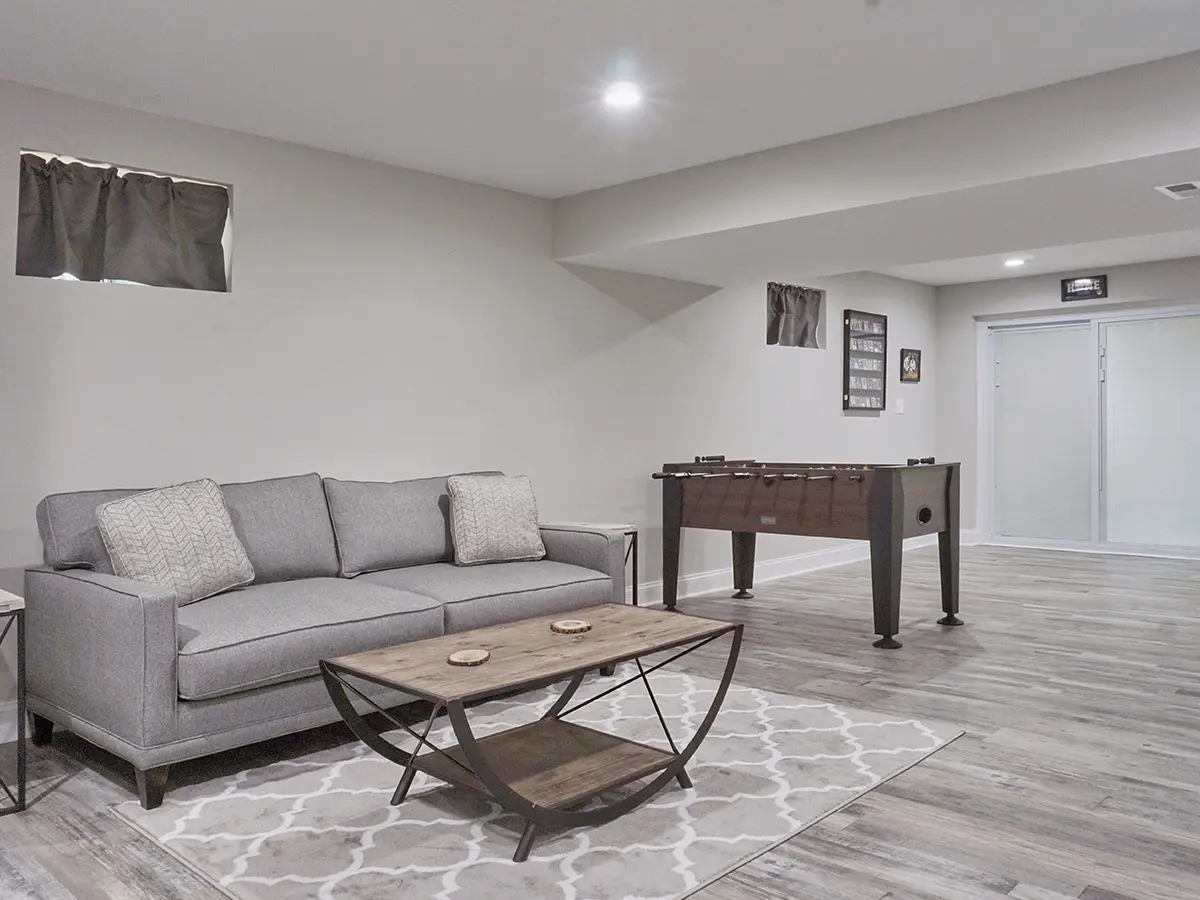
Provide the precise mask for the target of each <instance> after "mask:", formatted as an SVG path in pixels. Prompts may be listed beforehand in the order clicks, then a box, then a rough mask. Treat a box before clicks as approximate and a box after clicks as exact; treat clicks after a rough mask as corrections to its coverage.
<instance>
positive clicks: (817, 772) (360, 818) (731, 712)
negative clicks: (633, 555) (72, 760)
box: [116, 671, 962, 900]
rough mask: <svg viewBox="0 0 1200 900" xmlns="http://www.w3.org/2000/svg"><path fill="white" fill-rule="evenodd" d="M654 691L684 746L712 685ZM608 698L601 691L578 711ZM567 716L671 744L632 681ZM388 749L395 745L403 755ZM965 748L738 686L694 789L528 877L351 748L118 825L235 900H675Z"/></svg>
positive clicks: (200, 792)
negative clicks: (398, 795)
mask: <svg viewBox="0 0 1200 900" xmlns="http://www.w3.org/2000/svg"><path fill="white" fill-rule="evenodd" d="M619 674H622V673H619ZM624 674H629V672H628V671H625V672H624ZM653 683H654V689H655V695H656V696H657V697H658V700H659V704H660V706H661V708H662V712H663V715H664V717H665V720H666V723H667V725H668V726H669V727H670V729H671V732H672V734H673V736H674V737H675V739H676V741H677V742H679V741H680V738H682V739H683V741H686V740H687V739H688V738H689V737H690V736H691V734H692V733H693V729H694V727H695V726H696V725H698V724H699V722H700V721H701V720H702V719H703V717H704V714H705V712H706V711H707V710H708V707H709V701H710V700H711V698H712V697H713V694H714V691H715V690H716V688H717V683H716V682H715V681H712V680H710V679H707V678H701V677H696V676H689V675H686V674H680V673H673V672H666V671H660V672H658V673H656V674H655V675H654V676H653ZM613 684H614V682H613V681H612V680H610V679H607V678H605V679H601V678H599V677H596V678H595V679H594V680H589V681H588V682H587V683H585V685H584V687H583V688H581V690H580V693H579V694H577V695H576V698H577V699H580V698H584V697H587V696H590V694H588V693H587V692H588V690H589V689H592V693H593V694H594V693H598V692H599V690H601V689H604V688H607V687H611V686H612V685H613ZM556 696H557V694H556V692H554V691H545V692H540V693H538V694H533V695H525V696H523V697H519V698H515V699H506V700H501V701H494V702H491V703H487V704H485V705H482V706H479V707H476V708H475V709H473V710H472V711H471V720H472V724H473V726H474V728H475V733H476V735H482V734H487V733H489V732H492V731H496V730H500V729H503V728H508V727H511V726H513V725H516V724H520V723H523V722H528V721H531V720H532V719H535V718H538V717H539V716H540V715H541V714H542V713H544V712H545V711H546V710H547V709H549V707H550V706H551V704H552V703H553V701H554V699H555V697H556ZM569 719H570V721H575V722H580V723H582V724H587V725H591V726H592V727H595V728H600V729H606V730H611V731H612V732H613V733H617V734H621V735H623V736H625V737H630V738H633V739H636V740H640V741H643V742H645V743H648V744H652V745H655V746H660V747H664V748H665V747H666V739H665V738H664V736H663V733H662V726H661V724H660V723H659V721H658V718H657V716H656V715H655V712H654V708H653V706H652V705H651V703H650V702H649V699H648V697H647V694H646V691H645V687H644V686H642V685H641V684H640V682H635V683H633V684H630V685H628V686H627V687H624V688H622V689H621V690H619V691H616V692H614V693H612V694H610V695H609V696H607V697H605V698H603V699H602V700H599V701H597V702H596V703H594V704H593V705H591V706H588V707H586V708H585V709H582V710H580V711H579V712H577V713H575V714H573V715H571V716H570V717H569ZM440 723H445V725H444V727H442V728H438V727H436V724H435V728H434V731H433V733H432V734H433V740H434V741H435V742H436V743H438V744H439V745H441V746H445V745H449V744H453V743H454V740H453V737H452V736H451V731H450V727H449V723H448V722H446V721H445V719H444V718H443V719H439V723H437V724H440ZM397 734H398V735H399V736H400V737H399V738H397V736H396V734H393V735H390V737H391V738H393V739H395V742H396V743H398V744H400V745H402V746H405V747H410V746H411V745H412V743H411V739H410V738H408V737H407V736H405V735H404V734H403V732H397ZM960 734H962V732H961V731H960V730H958V729H956V728H953V727H950V726H948V725H945V724H943V723H937V722H930V721H918V720H916V719H910V718H905V717H904V716H892V715H881V714H878V713H871V712H865V711H862V710H858V709H852V708H849V707H846V706H842V705H841V704H836V705H835V704H832V703H825V702H821V701H817V700H805V699H802V698H799V697H790V696H786V695H783V694H776V693H772V692H770V691H763V690H757V689H755V688H751V687H744V686H740V685H736V684H735V685H733V686H731V688H730V690H729V693H728V696H727V697H726V699H725V703H724V705H723V707H722V711H721V713H720V715H719V716H718V717H717V720H716V724H715V725H714V726H713V729H712V731H711V732H709V735H708V737H707V739H706V740H705V741H704V743H703V744H702V745H701V748H700V750H699V751H698V752H697V754H696V756H695V757H693V758H692V761H691V763H690V764H689V766H688V773H689V775H690V776H691V779H692V781H693V783H694V787H693V788H691V789H688V790H683V789H681V788H679V787H678V786H677V785H676V784H675V783H674V782H670V784H669V786H668V787H666V788H664V789H663V791H662V792H661V793H660V794H658V795H657V796H656V797H655V798H654V799H653V800H651V801H650V802H649V803H647V804H646V805H644V806H642V807H640V808H638V809H636V810H634V811H633V812H631V813H629V814H627V815H625V816H623V817H621V818H619V819H616V820H615V821H613V822H610V823H608V824H606V825H602V826H599V827H595V828H583V829H576V830H572V831H564V832H547V833H542V834H539V836H538V840H537V842H536V843H535V844H534V846H533V852H532V853H531V855H530V857H529V859H528V860H527V861H526V862H523V863H514V862H513V861H512V854H513V850H514V849H515V847H516V842H517V839H518V838H519V836H520V833H521V828H522V824H523V823H522V822H521V821H519V820H518V819H516V817H514V816H512V815H511V814H507V813H504V812H503V811H502V810H501V809H500V808H499V807H498V806H497V805H496V804H494V803H492V802H490V801H487V800H484V799H482V798H480V797H477V796H474V795H472V794H471V793H470V792H468V791H466V790H463V789H459V788H454V787H450V786H448V785H445V784H444V783H441V782H436V781H433V780H432V779H429V778H427V777H426V776H424V775H418V776H417V780H416V781H415V782H414V785H413V789H412V791H411V792H410V794H409V797H408V799H407V800H406V801H405V802H404V803H403V804H402V805H400V806H398V807H392V806H390V805H389V800H390V799H391V795H392V791H393V790H394V789H395V787H396V782H397V780H398V777H399V774H400V772H399V769H398V767H397V766H395V765H394V764H392V763H389V762H386V761H384V760H383V759H381V758H380V757H379V756H377V755H376V754H375V753H373V752H372V751H370V750H368V749H367V748H366V747H365V746H363V745H361V744H360V743H358V742H357V741H348V742H347V743H345V744H343V745H340V746H338V747H335V748H333V749H327V750H321V751H319V752H315V753H312V754H310V755H308V756H303V757H300V758H296V759H289V760H285V761H280V762H276V763H273V764H271V765H268V766H266V767H265V768H257V769H252V770H249V771H245V772H241V773H239V774H237V775H235V776H232V777H229V778H227V779H224V780H218V781H210V782H206V783H202V784H199V785H193V786H185V787H181V788H178V789H173V790H171V791H170V792H169V793H168V794H167V799H166V801H165V802H164V804H163V805H162V806H161V807H159V808H158V809H155V810H144V809H142V808H141V807H140V806H139V805H138V804H137V803H136V802H135V801H131V802H128V803H124V804H121V805H120V806H119V807H117V809H116V811H117V814H118V815H119V816H121V817H122V818H123V819H124V820H126V821H127V822H129V823H131V824H132V825H133V826H134V827H135V828H138V829H139V830H141V831H142V832H144V833H145V834H147V835H149V836H150V837H151V838H153V839H154V840H155V841H157V842H159V843H160V844H161V845H162V846H163V847H165V848H166V849H167V850H168V851H169V852H170V853H172V854H173V855H174V856H175V857H176V858H178V859H179V860H181V861H183V862H184V863H186V864H187V865H189V866H190V867H191V868H192V869H193V870H195V871H196V872H198V873H199V874H200V875H202V876H203V877H204V878H206V879H207V880H209V881H211V882H212V883H213V884H214V885H215V886H217V887H219V888H220V889H222V890H223V891H224V892H225V893H227V894H229V895H230V896H231V897H234V898H237V900H300V898H316V900H382V898H389V900H392V898H403V900H485V898H486V900H518V898H519V900H541V898H548V900H635V898H636V900H677V898H681V897H686V896H687V895H688V894H690V893H692V892H694V891H696V890H698V889H700V888H701V887H703V886H704V885H706V884H709V883H711V882H712V881H713V880H715V879H717V878H719V877H721V876H722V875H724V874H726V873H728V872H729V871H731V870H732V869H734V868H736V867H737V866H739V865H741V864H743V863H745V862H747V861H748V860H750V859H753V858H754V857H755V856H758V855H760V854H762V853H764V852H766V851H767V850H769V849H771V848H772V847H774V846H776V845H778V844H780V843H782V842H783V841H785V840H787V839H788V838H789V837H792V836H793V835H795V834H797V833H798V832H800V831H802V830H803V829H805V828H806V827H808V826H809V825H811V824H813V823H814V822H817V821H819V820H820V819H822V818H824V817H825V816H827V815H829V814H830V813H832V812H835V811H836V810H838V809H840V808H841V807H843V806H845V805H846V804H847V803H850V802H851V801H853V800H854V799H855V798H857V797H860V796H862V795H863V794H864V793H866V792H867V791H869V790H871V789H872V788H874V787H876V786H877V785H879V784H881V783H882V782H884V781H886V780H887V779H888V778H891V777H893V776H895V775H897V774H898V773H900V772H903V771H904V770H905V769H907V768H909V767H911V766H913V765H916V764H917V763H919V762H920V761H921V760H923V759H925V758H926V757H927V756H929V754H931V753H933V752H934V751H935V750H938V749H939V748H941V747H944V746H945V745H946V744H947V743H949V742H950V741H952V740H953V739H954V738H956V737H958V736H959V735H960Z"/></svg>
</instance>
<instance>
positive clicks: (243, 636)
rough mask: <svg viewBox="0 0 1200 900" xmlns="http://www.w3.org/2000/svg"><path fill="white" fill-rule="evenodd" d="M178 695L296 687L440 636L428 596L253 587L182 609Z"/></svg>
mask: <svg viewBox="0 0 1200 900" xmlns="http://www.w3.org/2000/svg"><path fill="white" fill-rule="evenodd" d="M178 629H179V696H180V697H181V698H182V699H184V700H201V699H207V698H210V697H220V696H223V695H226V694H233V693H237V692H238V691H244V690H249V689H250V688H255V687H260V686H262V685H266V684H277V683H280V682H284V681H292V680H294V679H297V678H303V677H305V676H308V675H315V674H317V672H318V667H317V663H318V661H320V660H321V659H327V658H330V657H335V656H343V655H345V654H347V653H357V652H358V651H360V650H374V649H376V648H378V647H388V646H391V645H392V644H400V643H407V642H409V641H415V640H420V639H422V638H428V637H437V636H439V635H441V634H442V610H441V605H440V604H439V603H438V602H437V601H436V600H434V599H431V598H429V597H423V596H418V595H416V594H412V593H408V592H405V591H402V590H395V589H393V588H388V587H383V586H382V585H378V584H371V583H369V582H365V581H347V580H346V579H342V578H305V579H301V580H299V581H283V582H275V583H272V584H256V585H251V586H250V587H248V588H244V589H243V590H240V591H237V592H236V593H233V594H220V595H218V596H216V597H209V598H208V599H207V600H202V601H200V602H199V603H192V604H190V605H188V606H185V607H183V608H181V609H180V610H179V613H178Z"/></svg>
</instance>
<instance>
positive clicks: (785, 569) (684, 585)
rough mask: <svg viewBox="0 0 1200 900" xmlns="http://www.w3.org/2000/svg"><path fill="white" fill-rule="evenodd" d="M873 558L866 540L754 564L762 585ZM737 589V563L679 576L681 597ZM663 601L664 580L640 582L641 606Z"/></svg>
mask: <svg viewBox="0 0 1200 900" xmlns="http://www.w3.org/2000/svg"><path fill="white" fill-rule="evenodd" d="M959 543H960V544H961V545H962V546H968V545H970V544H977V543H979V532H978V531H975V530H970V531H963V532H961V533H960V536H959ZM936 545H937V535H935V534H927V535H925V536H923V537H917V538H909V539H907V540H906V541H905V542H904V549H905V550H906V551H907V550H915V549H917V548H919V547H930V546H936ZM870 558H871V545H870V544H868V543H867V542H866V541H849V542H847V543H844V544H840V545H838V546H836V547H828V548H826V549H823V550H812V551H809V552H808V553H797V554H796V555H794V556H781V557H778V558H777V559H768V560H763V561H762V562H760V563H758V564H757V565H756V566H755V567H754V583H755V585H762V584H765V583H769V582H772V581H779V580H780V579H783V578H791V577H793V576H795V575H804V574H807V573H808V572H816V571H818V570H820V569H829V568H832V567H834V566H844V565H847V564H849V563H855V562H863V561H864V560H868V559H870ZM732 590H733V566H730V567H728V568H725V569H713V570H712V571H710V572H697V573H695V574H693V575H684V576H683V577H682V578H680V579H679V599H680V600H683V599H685V598H687V597H698V596H701V595H702V594H713V593H718V592H721V591H732ZM632 597H633V590H632V588H630V587H626V589H625V600H626V602H632ZM662 602H663V582H662V579H659V580H658V581H648V582H645V583H643V584H640V585H638V603H639V605H641V606H656V605H659V604H661V603H662Z"/></svg>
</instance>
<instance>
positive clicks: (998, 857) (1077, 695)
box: [0, 547, 1200, 900]
mask: <svg viewBox="0 0 1200 900" xmlns="http://www.w3.org/2000/svg"><path fill="white" fill-rule="evenodd" d="M755 594H756V596H755V598H754V599H752V600H744V601H738V600H732V599H729V598H728V596H727V595H720V596H711V597H704V598H696V599H689V600H685V601H682V602H681V608H683V609H684V610H686V611H689V612H695V613H697V614H700V615H711V616H715V617H718V618H731V619H737V620H740V621H744V622H745V623H746V637H745V642H744V644H743V647H742V656H741V660H740V662H739V665H738V672H737V680H738V681H740V682H742V683H745V684H753V685H756V686H760V687H764V688H768V689H772V690H779V691H785V692H790V693H796V694H801V695H804V696H809V697H816V698H824V699H828V700H830V701H834V702H843V703H847V704H851V705H855V706H860V707H864V708H868V709H876V710H881V711H884V712H890V713H895V714H897V715H904V716H924V717H928V718H937V719H941V720H943V721H946V722H950V723H953V724H957V725H958V726H960V727H961V728H963V729H965V731H966V732H967V733H966V734H965V735H964V736H963V737H962V738H960V739H959V740H958V741H956V742H955V743H953V744H952V745H951V746H949V747H947V748H945V749H944V750H941V751H939V752H938V753H936V754H934V755H933V756H932V757H931V758H930V759H928V760H926V761H925V762H923V763H922V764H920V765H919V766H916V767H915V768H913V769H911V770H909V771H908V772H905V773H903V774H901V775H899V776H897V777H896V778H894V779H892V780H891V781H889V782H888V783H886V784H884V785H881V786H880V787H879V788H877V789H876V790H874V791H872V792H871V793H869V794H867V795H866V796H865V797H863V798H862V799H860V800H858V801H857V802H855V803H853V804H851V805H850V806H848V807H846V808H845V809H843V810H841V811H839V812H838V813H835V814H834V815H832V816H830V817H828V818H827V819H825V820H823V821H822V822H819V823H817V824H816V825H814V826H813V827H812V828H810V829H808V830H807V831H806V832H804V833H803V834H801V835H798V836H797V837H796V838H793V839H792V840H791V841H788V842H787V843H785V844H783V845H781V846H780V847H778V848H776V849H775V850H772V851H770V852H768V853H766V854H764V855H763V856H761V857H759V858H758V859H756V860H754V861H752V862H750V863H748V864H746V865H745V866H743V867H742V868H740V869H739V870H737V871H736V872H734V873H731V874H730V875H728V876H726V877H725V878H723V879H721V880H720V881H719V882H717V883H715V884H713V885H711V886H709V887H708V888H705V889H704V890H703V891H701V892H700V893H698V894H696V895H695V897H696V898H697V900H785V898H786V900H994V898H1007V900H1198V898H1200V563H1195V562H1189V561H1181V560H1166V559H1149V558H1139V557H1101V556H1091V555H1087V554H1079V553H1056V552H1049V551H1032V550H1014V549H1007V548H980V547H972V548H965V549H964V551H963V563H962V615H963V617H964V619H965V620H966V622H967V625H966V627H965V628H959V629H943V628H940V627H939V626H937V625H936V624H935V620H936V619H937V618H938V617H939V615H940V609H939V602H938V597H939V588H938V576H937V556H936V552H934V551H931V550H919V551H916V552H913V553H910V554H908V555H906V557H905V572H904V608H903V615H902V619H901V634H900V639H901V640H902V641H904V644H905V646H904V649H903V650H900V651H896V652H893V653H885V652H881V651H879V650H876V649H874V648H872V647H871V646H870V642H871V640H872V639H873V637H874V635H873V634H872V632H871V624H870V623H871V619H870V571H869V567H868V566H867V565H866V564H865V563H862V564H855V565H851V566H845V567H841V568H838V569H829V570H824V571H821V572H816V573H812V574H810V575H807V576H801V577H797V578H793V579H789V580H787V581H782V582H776V583H773V584H767V585H763V586H762V587H760V588H759V589H757V590H756V591H755ZM722 653H723V650H721V649H720V648H712V649H711V650H710V649H706V650H702V651H699V652H698V653H696V654H694V655H693V656H691V657H688V658H687V664H688V666H689V668H691V669H693V670H695V671H697V672H702V673H704V674H708V675H715V674H717V673H718V671H719V666H720V664H721V662H722V659H721V656H722ZM349 739H350V738H349V736H348V733H347V732H346V731H345V730H344V729H343V728H342V727H341V726H330V727H329V728H324V729H318V730H316V731H313V732H308V733H306V734H305V735H303V736H296V737H291V738H285V739H281V740H279V741H273V742H270V743H268V744H265V745H260V746H258V747H256V748H251V749H248V750H245V751H238V752H236V753H230V754H223V755H222V756H219V757H215V758H213V759H210V760H205V761H200V762H197V763H194V764H190V765H186V766H180V767H178V769H177V771H176V772H175V773H174V774H173V779H174V778H181V779H184V780H187V781H200V780H204V779H206V778H210V777H213V776H214V775H216V774H224V773H226V772H233V771H238V770H239V769H241V768H244V767H245V766H246V765H250V764H254V763H255V762H258V761H263V762H265V761H269V760H271V759H277V758H282V757H285V756H287V755H290V754H292V753H297V752H301V749H303V748H306V747H311V746H312V745H313V744H318V745H333V744H336V743H340V742H343V741H347V740H349ZM31 759H32V763H33V779H32V782H31V797H32V798H33V799H34V801H35V802H34V803H33V805H32V807H31V808H30V810H29V811H28V812H26V813H24V814H23V815H19V816H9V817H6V818H0V897H2V898H14V900H15V898H27V897H28V898H38V900H85V898H87V900H90V898H121V900H125V898H128V900H150V898H153V900H174V898H184V897H187V898H197V900H218V898H220V897H222V896H223V895H221V894H220V893H219V892H217V891H215V890H214V889H212V888H211V887H208V886H206V885H205V884H204V883H203V882H201V881H200V880H198V879H197V878H196V877H195V876H193V875H192V874H191V873H190V871H189V870H187V869H186V868H184V867H182V866H180V865H179V864H178V863H175V862H174V861H173V860H171V859H170V858H169V857H168V856H167V855H166V854H165V853H163V852H162V851H160V850H159V849H158V848H157V847H156V846H155V845H154V844H153V843H152V842H150V841H149V840H147V839H144V838H142V837H141V836H140V835H137V834H134V833H132V832H131V831H130V830H129V829H127V828H126V826H124V825H123V824H122V823H120V822H119V821H118V820H116V819H115V818H114V817H113V816H112V815H111V814H110V813H109V812H108V810H109V808H110V807H111V806H112V805H113V804H115V803H117V802H121V801H123V800H126V799H128V798H129V797H130V796H131V795H132V775H131V773H130V772H128V771H127V770H126V768H125V767H124V766H123V765H122V764H121V763H120V762H119V761H115V760H113V759H112V757H110V756H108V755H107V754H105V753H103V752H102V751H98V750H95V749H94V748H90V747H88V746H87V745H86V744H84V743H83V742H81V741H78V740H77V739H75V738H73V737H72V736H70V735H57V736H56V738H55V746H54V748H53V749H46V750H38V751H35V752H34V753H33V754H32V757H31ZM6 774H8V773H6ZM531 900H533V898H531Z"/></svg>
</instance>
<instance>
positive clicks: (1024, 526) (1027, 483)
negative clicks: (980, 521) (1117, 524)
mask: <svg viewBox="0 0 1200 900" xmlns="http://www.w3.org/2000/svg"><path fill="white" fill-rule="evenodd" d="M995 348H996V358H995V363H996V366H995V370H996V385H997V386H996V388H995V467H996V495H995V509H996V515H995V529H996V532H997V534H1000V535H1003V536H1006V537H1015V538H1041V539H1055V540H1072V541H1089V540H1091V538H1092V465H1091V462H1092V430H1093V425H1094V423H1095V421H1096V415H1095V385H1096V377H1097V365H1096V360H1097V356H1098V353H1097V348H1096V346H1095V340H1094V338H1093V336H1092V329H1091V326H1090V325H1086V324H1084V325H1064V326H1056V327H1046V328H1039V329H1036V330H1015V331H998V332H997V333H996V338H995Z"/></svg>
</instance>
